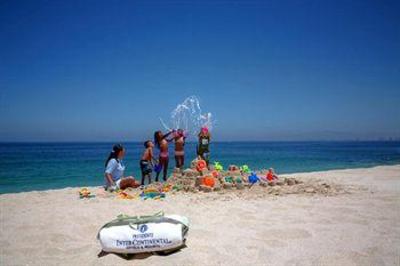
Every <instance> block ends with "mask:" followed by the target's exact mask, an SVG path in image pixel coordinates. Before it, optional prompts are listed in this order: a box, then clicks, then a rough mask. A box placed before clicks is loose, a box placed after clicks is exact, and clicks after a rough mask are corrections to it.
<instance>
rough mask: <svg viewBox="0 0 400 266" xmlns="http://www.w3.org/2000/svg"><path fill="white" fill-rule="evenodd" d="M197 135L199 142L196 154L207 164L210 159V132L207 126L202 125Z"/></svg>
mask: <svg viewBox="0 0 400 266" xmlns="http://www.w3.org/2000/svg"><path fill="white" fill-rule="evenodd" d="M198 137H199V144H198V145H197V155H198V156H200V158H201V159H203V160H204V161H206V163H207V166H208V163H209V159H210V150H209V146H210V140H211V134H210V132H209V131H208V128H207V127H202V128H201V131H200V133H199V135H198Z"/></svg>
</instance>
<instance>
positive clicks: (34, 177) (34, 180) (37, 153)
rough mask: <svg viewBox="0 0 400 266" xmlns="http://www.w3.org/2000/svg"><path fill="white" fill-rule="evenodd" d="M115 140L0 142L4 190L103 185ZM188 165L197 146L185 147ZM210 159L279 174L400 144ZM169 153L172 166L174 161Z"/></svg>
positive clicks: (369, 162) (133, 158)
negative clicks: (273, 170) (271, 169)
mask: <svg viewBox="0 0 400 266" xmlns="http://www.w3.org/2000/svg"><path fill="white" fill-rule="evenodd" d="M124 145H125V147H126V149H127V155H126V158H125V160H124V161H125V165H126V166H127V172H126V174H128V175H132V174H133V175H134V176H135V177H139V158H140V155H141V152H142V150H143V148H142V147H143V144H142V143H124ZM111 147H112V143H0V193H9V192H20V191H31V190H45V189H52V188H63V187H70V186H73V187H76V186H98V185H102V184H103V182H104V179H103V170H104V160H105V159H106V157H107V155H108V153H109V152H110V150H111ZM185 149H186V166H187V165H188V164H189V163H190V160H191V159H193V158H194V155H195V144H194V143H187V145H186V148H185ZM211 152H212V161H214V160H217V161H220V162H221V163H222V164H223V165H225V166H226V165H228V164H238V165H241V164H248V165H249V166H250V167H251V168H255V169H261V168H269V167H274V168H275V169H276V171H277V172H278V173H293V172H309V171H319V170H329V169H341V168H356V167H370V166H375V165H390V164H399V163H400V142H216V143H212V146H211ZM174 163H175V162H174V159H173V156H172V154H171V157H170V167H173V165H174Z"/></svg>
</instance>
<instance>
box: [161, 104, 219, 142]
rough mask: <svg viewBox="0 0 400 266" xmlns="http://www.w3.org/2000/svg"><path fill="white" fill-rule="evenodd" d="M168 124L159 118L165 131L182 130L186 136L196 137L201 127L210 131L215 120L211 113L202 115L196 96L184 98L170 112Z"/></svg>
mask: <svg viewBox="0 0 400 266" xmlns="http://www.w3.org/2000/svg"><path fill="white" fill-rule="evenodd" d="M169 120H170V123H169V124H168V125H167V124H166V123H165V122H164V121H163V120H162V119H161V118H160V122H161V124H162V126H163V127H164V128H165V129H166V130H171V129H183V130H184V131H185V132H186V134H190V135H196V134H197V133H198V132H199V130H200V128H201V127H207V128H208V130H210V131H211V130H212V129H213V126H214V124H215V120H214V118H213V116H212V114H211V113H209V112H208V113H203V112H202V110H201V107H200V101H199V99H198V98H197V97H196V96H190V97H188V98H186V99H185V100H184V101H183V102H182V103H180V104H178V105H177V106H176V108H175V109H174V110H173V111H172V112H171V115H170V119H169Z"/></svg>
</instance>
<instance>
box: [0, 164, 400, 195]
mask: <svg viewBox="0 0 400 266" xmlns="http://www.w3.org/2000/svg"><path fill="white" fill-rule="evenodd" d="M396 166H399V167H400V164H399V163H395V164H384V165H375V166H369V167H356V168H337V169H330V170H321V171H309V172H296V173H285V174H279V176H280V177H292V176H297V175H300V176H304V175H317V174H319V173H327V172H328V173H329V172H337V171H348V170H363V169H374V168H381V167H396ZM266 170H267V169H259V170H255V172H265V171H266ZM170 172H172V171H170ZM136 180H139V179H138V178H136ZM83 187H86V188H89V189H97V188H101V187H102V186H101V185H99V186H73V187H71V186H68V187H63V188H52V189H43V190H30V191H19V192H7V193H0V198H1V196H4V195H14V194H21V193H40V192H57V191H65V190H72V189H75V190H79V189H80V188H83Z"/></svg>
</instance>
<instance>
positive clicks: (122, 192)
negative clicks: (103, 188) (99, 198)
mask: <svg viewBox="0 0 400 266" xmlns="http://www.w3.org/2000/svg"><path fill="white" fill-rule="evenodd" d="M117 197H118V198H119V199H133V198H134V197H133V196H131V195H129V194H128V193H126V192H124V191H120V192H119V193H118V196H117Z"/></svg>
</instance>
